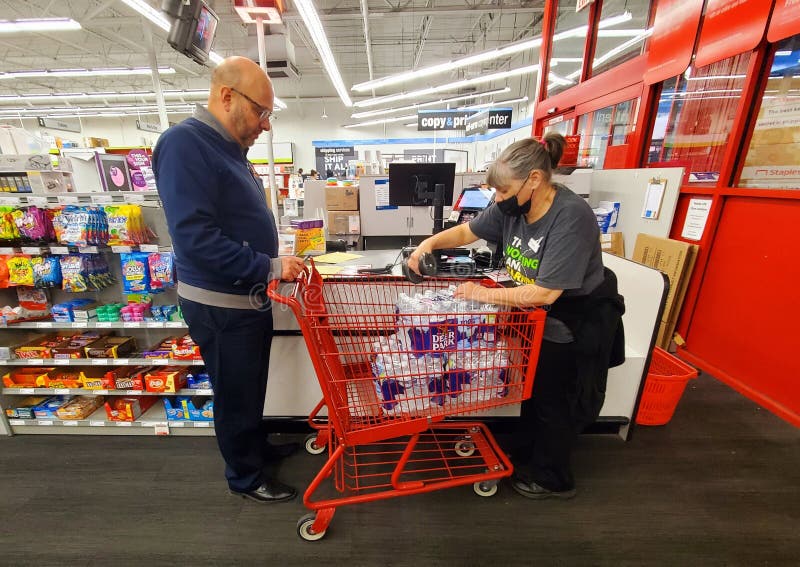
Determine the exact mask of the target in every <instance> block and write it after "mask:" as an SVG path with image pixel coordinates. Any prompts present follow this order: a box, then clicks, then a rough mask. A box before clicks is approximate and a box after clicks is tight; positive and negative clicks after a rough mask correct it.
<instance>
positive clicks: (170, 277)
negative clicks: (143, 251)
mask: <svg viewBox="0 0 800 567" xmlns="http://www.w3.org/2000/svg"><path fill="white" fill-rule="evenodd" d="M147 264H148V266H149V268H150V290H151V291H153V292H158V291H162V290H164V289H166V288H170V287H175V259H174V257H173V255H172V253H171V252H164V253H161V252H157V253H153V254H150V255H149V256H148V257H147Z"/></svg>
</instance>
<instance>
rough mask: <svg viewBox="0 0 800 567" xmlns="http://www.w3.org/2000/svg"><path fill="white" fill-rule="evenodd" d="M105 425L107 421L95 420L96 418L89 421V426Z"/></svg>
mask: <svg viewBox="0 0 800 567" xmlns="http://www.w3.org/2000/svg"><path fill="white" fill-rule="evenodd" d="M105 426H106V422H105V421H94V420H92V421H90V422H89V427H105Z"/></svg>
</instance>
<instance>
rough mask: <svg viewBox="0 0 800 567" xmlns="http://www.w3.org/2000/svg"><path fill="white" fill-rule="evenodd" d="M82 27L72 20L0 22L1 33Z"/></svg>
mask: <svg viewBox="0 0 800 567" xmlns="http://www.w3.org/2000/svg"><path fill="white" fill-rule="evenodd" d="M79 29H81V25H80V24H79V23H78V22H76V21H75V20H73V19H72V18H31V19H26V20H0V33H17V32H44V31H69V30H79Z"/></svg>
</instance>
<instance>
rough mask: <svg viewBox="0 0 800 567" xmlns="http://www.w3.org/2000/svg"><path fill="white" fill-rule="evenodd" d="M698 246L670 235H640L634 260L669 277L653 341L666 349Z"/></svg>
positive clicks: (673, 329)
mask: <svg viewBox="0 0 800 567" xmlns="http://www.w3.org/2000/svg"><path fill="white" fill-rule="evenodd" d="M697 250H698V248H697V245H695V244H688V243H686V242H681V241H678V240H671V239H669V238H658V237H656V236H651V235H649V234H639V235H638V236H637V237H636V246H635V247H634V250H633V260H634V261H635V262H639V263H640V264H644V265H646V266H650V267H652V268H656V269H658V270H660V271H662V272H664V273H665V274H666V275H667V277H668V278H669V293H668V295H667V303H666V305H665V306H664V314H663V315H662V316H661V323H660V325H659V329H658V339H657V340H656V344H657V345H658V346H660V347H661V348H664V349H666V348H668V347H669V344H670V342H671V341H672V335H673V334H674V332H675V325H676V324H677V322H678V315H679V314H680V311H681V306H682V305H683V298H684V296H685V295H686V289H687V287H688V286H689V279H690V278H691V276H692V270H694V264H695V261H696V259H697Z"/></svg>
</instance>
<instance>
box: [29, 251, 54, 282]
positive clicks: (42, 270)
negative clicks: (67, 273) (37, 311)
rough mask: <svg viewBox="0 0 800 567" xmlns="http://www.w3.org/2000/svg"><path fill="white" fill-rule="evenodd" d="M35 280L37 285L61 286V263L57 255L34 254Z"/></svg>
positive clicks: (32, 260)
mask: <svg viewBox="0 0 800 567" xmlns="http://www.w3.org/2000/svg"><path fill="white" fill-rule="evenodd" d="M31 264H32V265H33V281H34V285H35V286H36V287H61V263H60V262H59V261H58V258H57V257H55V256H34V257H33V258H31Z"/></svg>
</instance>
